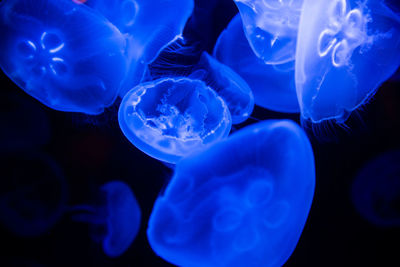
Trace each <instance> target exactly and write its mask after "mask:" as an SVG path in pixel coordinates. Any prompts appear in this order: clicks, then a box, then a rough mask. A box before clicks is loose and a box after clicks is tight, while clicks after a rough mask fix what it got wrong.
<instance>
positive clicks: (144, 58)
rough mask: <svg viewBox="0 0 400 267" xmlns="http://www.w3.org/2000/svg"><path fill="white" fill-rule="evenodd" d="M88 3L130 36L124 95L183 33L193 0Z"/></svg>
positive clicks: (122, 0) (127, 37)
mask: <svg viewBox="0 0 400 267" xmlns="http://www.w3.org/2000/svg"><path fill="white" fill-rule="evenodd" d="M86 4H87V5H89V6H90V7H92V8H93V9H96V10H97V11H99V12H100V13H101V14H103V15H104V16H105V17H106V18H107V19H109V20H110V22H111V23H113V24H114V25H115V26H116V27H117V28H118V29H119V30H120V31H121V32H122V33H123V34H124V35H125V37H126V39H127V49H126V53H127V57H128V60H129V62H130V66H129V71H128V74H127V79H126V80H125V82H124V85H123V87H122V89H121V91H120V96H121V97H123V96H124V95H125V94H126V93H127V92H128V91H129V90H130V89H131V88H132V87H133V86H135V85H137V84H138V83H139V82H140V81H141V79H142V78H143V75H144V72H145V67H146V65H147V64H149V63H150V62H151V61H153V60H154V59H155V58H156V57H157V55H158V54H159V53H160V51H161V49H162V48H163V47H165V46H166V45H167V44H168V43H170V42H171V41H173V40H174V39H176V38H177V37H178V36H180V35H182V32H183V28H184V27H185V24H186V21H187V20H188V18H189V17H190V15H191V14H192V11H193V7H194V3H193V0H113V1H110V0H88V1H87V2H86Z"/></svg>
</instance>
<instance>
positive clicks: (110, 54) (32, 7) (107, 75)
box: [0, 0, 127, 114]
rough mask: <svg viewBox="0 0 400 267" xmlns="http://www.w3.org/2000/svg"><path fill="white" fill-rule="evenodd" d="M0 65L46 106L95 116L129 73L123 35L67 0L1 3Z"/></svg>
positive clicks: (82, 6) (115, 94)
mask: <svg viewBox="0 0 400 267" xmlns="http://www.w3.org/2000/svg"><path fill="white" fill-rule="evenodd" d="M0 32H1V35H2V40H1V42H0V49H1V51H2V53H1V54H0V66H1V68H2V69H3V71H4V72H5V73H6V74H7V76H8V77H10V78H11V79H12V80H13V81H14V82H15V83H16V84H17V85H18V86H19V87H21V88H22V89H23V90H24V91H25V92H27V93H28V94H30V95H31V96H33V97H35V98H36V99H38V100H39V101H40V102H42V103H43V104H45V105H47V106H49V107H50V108H53V109H56V110H61V111H76V112H84V113H88V114H99V113H101V112H102V111H103V109H104V108H105V107H107V106H109V105H111V104H112V103H113V102H114V99H115V98H116V96H117V94H118V90H119V88H120V83H121V81H122V80H123V79H124V77H125V75H126V71H127V69H126V68H127V66H126V59H125V55H124V53H125V52H124V49H125V46H126V41H125V39H124V37H123V36H122V34H121V33H120V32H119V31H118V30H117V29H116V28H115V27H114V26H112V25H111V24H110V23H109V22H108V21H107V20H106V19H104V18H103V17H101V16H97V15H95V14H93V13H92V12H91V10H90V8H88V7H87V6H85V5H78V4H75V3H74V2H72V1H70V0H59V1H51V0H37V1H29V0H8V1H3V2H2V3H1V5H0Z"/></svg>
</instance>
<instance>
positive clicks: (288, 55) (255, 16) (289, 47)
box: [234, 0, 303, 64]
mask: <svg viewBox="0 0 400 267" xmlns="http://www.w3.org/2000/svg"><path fill="white" fill-rule="evenodd" d="M234 1H235V3H236V5H237V7H238V8H239V12H240V15H241V17H242V20H243V25H244V31H245V33H246V36H247V39H248V40H249V43H250V45H251V47H252V49H253V51H254V53H255V54H256V55H257V56H258V57H259V58H260V59H262V60H263V61H264V62H265V63H266V64H283V63H287V62H289V61H293V60H294V59H295V54H296V38H297V31H298V27H299V20H300V14H301V8H302V4H303V0H287V1H282V0H262V1H261V0H234Z"/></svg>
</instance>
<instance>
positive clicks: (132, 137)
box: [118, 77, 232, 163]
mask: <svg viewBox="0 0 400 267" xmlns="http://www.w3.org/2000/svg"><path fill="white" fill-rule="evenodd" d="M118 120H119V125H120V127H121V130H122V132H123V133H124V134H125V136H126V137H127V138H128V139H129V141H131V143H132V144H133V145H135V146H136V147H137V148H139V149H140V150H142V151H143V152H144V153H146V154H148V155H150V156H151V157H153V158H156V159H159V160H162V161H165V162H169V163H176V162H177V161H178V160H179V159H180V158H181V157H183V156H187V155H189V154H190V153H193V152H195V151H197V150H200V149H204V148H205V147H206V146H208V145H210V144H212V143H215V142H217V141H220V140H221V139H222V138H224V137H226V136H227V135H228V134H229V131H230V129H231V125H232V120H231V115H230V113H229V109H228V107H227V106H226V104H225V102H224V101H223V100H222V99H221V97H219V96H218V95H217V94H216V93H215V92H214V90H212V89H211V88H209V87H208V86H207V85H206V84H205V83H204V82H202V81H200V80H193V79H189V78H183V77H181V78H163V79H159V80H155V81H151V82H147V83H143V84H139V85H138V86H136V87H135V88H134V89H132V90H131V91H129V92H128V93H127V94H126V95H125V97H124V98H123V100H122V103H121V106H120V108H119V114H118Z"/></svg>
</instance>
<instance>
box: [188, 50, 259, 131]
mask: <svg viewBox="0 0 400 267" xmlns="http://www.w3.org/2000/svg"><path fill="white" fill-rule="evenodd" d="M189 78H192V79H198V80H202V81H204V82H205V83H206V84H207V85H208V86H209V87H210V88H212V89H213V90H214V91H216V92H217V94H218V95H219V96H221V97H222V99H223V100H224V101H225V103H226V104H227V106H228V108H229V111H230V113H231V116H232V123H233V124H238V123H241V122H244V121H245V120H246V119H247V118H248V117H249V116H250V115H251V112H252V111H253V108H254V97H253V93H252V92H251V89H250V87H249V86H248V85H247V83H246V82H245V81H244V80H243V79H242V78H241V77H240V76H239V75H238V74H236V73H235V72H234V71H233V70H232V69H231V68H229V67H228V66H226V65H224V64H222V63H220V62H218V61H217V60H216V59H214V58H213V57H211V56H210V55H209V54H207V52H203V54H202V55H201V57H200V61H199V63H198V64H197V65H196V66H195V67H194V69H193V72H192V73H191V75H190V76H189Z"/></svg>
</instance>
